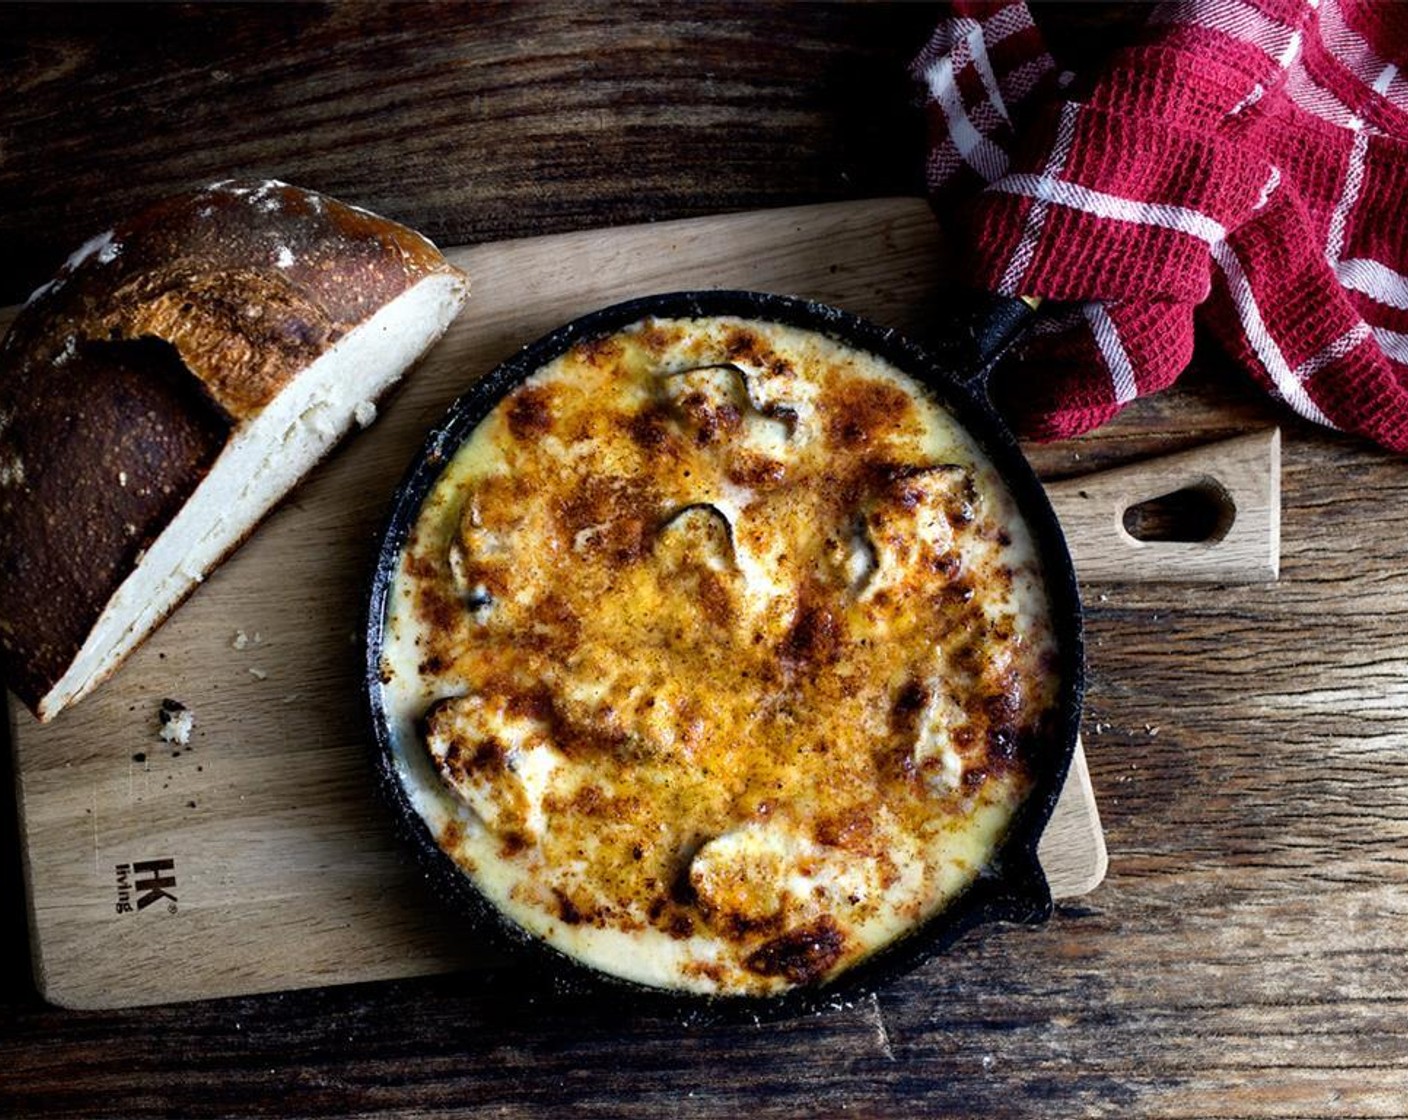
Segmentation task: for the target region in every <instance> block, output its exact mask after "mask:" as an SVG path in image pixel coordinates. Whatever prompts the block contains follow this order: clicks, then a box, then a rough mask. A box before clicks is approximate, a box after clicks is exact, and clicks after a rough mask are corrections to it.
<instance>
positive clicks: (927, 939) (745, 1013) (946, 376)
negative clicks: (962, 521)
mask: <svg viewBox="0 0 1408 1120" xmlns="http://www.w3.org/2000/svg"><path fill="white" fill-rule="evenodd" d="M647 316H654V317H656V318H697V317H714V316H738V317H741V318H745V319H756V320H765V321H774V322H780V323H784V324H788V325H791V326H795V327H801V328H805V329H808V330H812V331H816V332H818V333H821V334H824V335H829V336H831V337H832V338H835V339H837V340H839V341H841V342H844V343H846V344H849V345H850V346H853V347H855V348H857V349H860V350H862V351H867V352H870V353H873V354H876V355H879V356H880V357H881V358H884V359H885V360H887V361H889V362H890V363H891V364H893V365H894V366H896V367H898V368H899V369H901V370H903V371H905V372H906V373H908V374H909V375H910V376H912V377H914V378H915V379H916V380H917V381H919V382H920V384H922V385H924V386H925V387H926V388H927V389H928V390H929V391H930V392H931V393H932V394H933V396H934V397H935V398H936V399H937V400H938V401H939V402H940V403H941V404H942V405H943V406H945V407H946V408H947V409H948V410H949V411H950V412H951V413H952V414H953V415H954V417H955V418H956V419H957V420H958V422H959V423H960V424H961V425H963V427H965V428H966V429H967V430H968V432H969V433H970V434H971V435H972V436H973V437H974V438H975V439H976V440H977V442H978V443H979V445H980V446H981V447H982V449H983V450H984V451H985V452H986V453H987V455H988V456H989V457H990V459H991V460H992V462H993V464H994V465H995V466H996V468H997V470H998V471H999V472H1000V473H1001V475H1002V477H1003V479H1004V481H1005V482H1006V484H1007V486H1008V487H1009V488H1010V490H1011V493H1012V496H1013V498H1014V499H1015V501H1016V503H1017V506H1018V509H1019V511H1020V513H1021V515H1022V516H1023V517H1024V518H1026V521H1027V524H1028V525H1029V526H1030V528H1031V531H1032V534H1033V536H1034V539H1035V540H1036V542H1037V546H1038V549H1039V552H1040V555H1041V559H1042V563H1043V565H1044V567H1045V571H1046V581H1047V590H1048V593H1049V596H1050V600H1051V613H1052V622H1053V625H1054V627H1055V630H1056V634H1057V639H1058V643H1059V662H1060V664H1059V669H1058V671H1059V673H1060V676H1061V688H1060V694H1059V697H1058V700H1057V710H1056V712H1055V719H1054V722H1053V724H1052V728H1053V730H1052V734H1051V741H1050V742H1048V743H1046V744H1043V745H1042V747H1041V748H1040V753H1039V754H1038V755H1037V757H1034V758H1033V759H1032V766H1033V770H1034V778H1035V785H1034V787H1033V789H1032V792H1031V793H1030V795H1029V796H1028V798H1027V800H1026V801H1025V803H1024V804H1023V806H1022V807H1021V808H1020V809H1019V811H1018V813H1017V816H1016V817H1015V819H1014V821H1013V823H1012V827H1011V829H1010V831H1009V833H1008V836H1007V838H1006V840H1005V841H1004V843H1003V844H1002V846H1001V848H1000V849H999V850H998V852H997V853H996V854H995V856H994V858H993V860H992V861H991V863H990V864H989V866H988V868H987V869H986V870H985V871H984V872H983V873H982V874H981V875H980V876H979V877H978V879H977V880H976V881H975V882H974V883H973V884H972V885H971V886H970V887H969V889H968V890H967V891H965V892H964V893H963V894H962V895H961V896H959V897H958V898H957V899H955V900H954V901H953V902H951V903H950V904H949V906H948V907H947V908H946V909H944V910H942V911H940V912H939V913H938V914H936V915H935V916H934V917H933V918H931V919H930V920H929V921H928V922H927V923H925V924H924V925H923V926H921V927H919V928H918V929H917V930H916V931H914V932H912V933H910V934H908V935H907V936H904V937H902V938H901V939H899V940H898V941H896V942H895V943H893V944H891V945H889V946H888V947H886V948H885V949H883V950H881V951H880V952H878V953H876V954H875V955H873V956H872V957H870V958H868V959H867V960H865V961H862V962H861V963H859V964H857V965H855V966H853V967H851V968H850V969H847V970H846V971H845V972H843V973H841V975H840V976H839V977H837V979H836V980H835V981H834V982H832V983H830V984H825V985H822V986H819V987H807V988H800V989H794V990H792V991H789V992H786V993H783V994H781V995H775V996H766V997H758V996H701V995H699V994H694V993H679V992H672V991H663V990H660V989H654V988H648V987H645V986H642V985H639V984H636V983H634V982H631V981H626V980H621V979H618V978H615V977H612V976H609V975H606V974H604V973H600V972H597V971H596V970H595V969H592V968H589V967H587V966H585V965H583V964H580V963H579V962H577V961H576V960H574V959H573V958H571V957H569V956H567V955H566V954H565V953H563V952H561V951H559V950H557V949H554V948H552V947H551V946H550V945H548V944H547V943H546V942H544V941H541V940H539V939H538V938H535V937H533V936H531V935H530V934H528V933H526V932H525V931H523V930H521V929H520V928H519V927H518V926H517V925H516V924H514V923H512V922H511V921H510V920H509V919H507V918H506V917H504V915H503V914H502V913H501V912H500V911H499V910H498V909H497V908H496V907H495V906H494V905H493V904H492V903H490V902H489V901H488V900H487V899H486V898H485V897H484V896H483V895H481V894H480V893H479V891H478V889H477V888H476V887H475V886H474V885H473V883H472V881H471V880H470V879H469V877H468V876H467V875H465V874H464V873H463V872H462V871H460V869H459V868H458V866H457V865H456V864H455V863H454V861H453V860H451V859H450V858H449V857H448V856H446V855H445V854H444V852H442V851H441V849H440V848H439V846H438V845H437V844H436V842H435V838H434V837H433V836H432V835H431V832H430V830H429V828H428V827H427V826H426V825H425V824H424V822H423V821H422V820H421V818H420V816H419V814H418V813H417V812H416V811H415V809H414V808H413V806H412V804H411V801H410V798H409V796H408V794H407V792H406V789H405V787H404V786H403V785H402V782H401V780H400V778H399V777H398V775H397V766H396V759H395V748H394V744H393V742H392V735H391V731H390V727H389V725H388V722H387V717H386V713H385V711H384V709H383V707H382V702H381V695H382V694H381V680H380V661H381V655H382V648H383V642H384V638H385V625H386V612H387V604H388V597H389V592H390V589H391V584H392V580H393V579H394V577H395V574H396V570H397V567H398V562H399V560H400V556H401V551H402V548H403V547H404V545H405V543H406V540H407V537H408V535H409V532H410V529H411V527H412V525H413V524H414V522H415V519H416V516H417V514H418V513H419V511H420V507H421V504H422V502H423V501H424V499H425V497H426V495H427V494H428V493H429V491H430V489H431V487H432V486H433V485H434V483H435V481H436V479H437V478H438V477H439V475H440V473H441V471H442V470H443V469H444V467H445V465H446V463H447V462H448V460H449V459H450V458H451V457H452V456H453V455H454V453H455V451H456V450H457V449H458V448H459V446H460V445H461V444H462V443H463V442H464V441H465V440H466V439H468V438H469V435H470V433H471V432H473V430H474V428H475V426H476V425H477V424H478V423H479V422H480V421H481V420H482V419H484V417H485V416H487V415H488V414H489V412H490V411H491V410H492V409H493V408H494V406H495V405H496V404H498V402H499V400H500V399H501V398H502V397H504V396H505V395H506V394H507V393H509V392H510V391H512V390H513V389H514V388H516V387H517V386H518V385H519V384H520V383H521V382H522V381H523V380H524V379H525V378H527V377H528V376H529V375H530V374H532V373H533V372H534V371H535V370H537V369H538V368H539V367H541V366H543V365H545V364H546V363H547V362H550V361H552V360H553V359H554V358H556V357H558V356H559V355H561V354H563V353H564V352H566V351H567V350H568V349H570V348H571V347H572V346H574V345H575V344H576V343H578V342H580V341H582V340H584V339H589V338H593V337H598V336H601V335H608V334H612V333H614V332H615V331H617V330H619V329H621V328H623V327H626V326H629V325H630V324H632V323H635V322H638V321H639V320H641V319H643V318H646V317H647ZM1029 316H1030V311H1029V310H1028V309H1027V307H1026V306H1025V305H1024V304H1022V303H1021V302H1020V301H1017V300H999V301H993V300H990V299H988V300H985V301H983V302H981V303H979V304H974V305H973V306H970V307H965V308H963V309H961V310H960V311H959V312H958V313H957V314H956V316H955V321H954V323H953V325H952V329H951V330H950V331H948V332H947V333H946V335H945V337H944V338H943V340H942V341H941V342H940V343H939V345H938V346H937V347H931V348H930V349H929V350H927V351H926V350H921V349H920V348H919V347H917V346H915V345H914V344H913V343H911V342H909V341H907V340H906V339H905V338H903V337H902V336H901V335H900V334H898V333H897V332H896V331H893V330H889V329H886V328H883V327H879V326H876V325H875V324H873V323H869V322H867V321H865V320H863V319H860V318H858V317H856V316H854V315H851V314H849V313H848V312H845V311H840V310H838V309H836V308H834V307H828V306H825V305H823V304H819V303H812V302H808V301H805V300H800V299H794V298H790V297H784V296H776V295H766V294H762V293H757V292H740V291H708V292H679V293H673V294H668V295H657V296H646V297H644V298H642V299H636V300H631V301H629V302H627V303H621V304H617V305H615V306H613V307H608V308H606V309H604V310H601V311H597V312H594V313H592V314H590V315H586V316H584V317H582V318H580V319H577V320H575V321H573V322H571V323H568V324H567V325H566V326H563V327H560V328H558V329H557V330H555V331H553V332H552V333H551V334H549V335H547V336H545V337H543V338H541V339H539V340H538V341H537V342H534V343H533V344H531V345H530V346H528V347H526V348H524V349H523V350H522V351H520V352H519V353H518V354H516V355H515V356H514V357H512V358H510V359H509V360H508V361H506V362H504V363H503V364H502V365H501V366H499V367H498V368H497V369H495V370H494V371H493V372H492V373H490V374H489V375H488V376H487V377H485V378H484V379H483V380H482V381H479V382H478V383H476V384H475V385H474V386H473V387H472V388H470V390H469V391H468V392H467V393H465V394H464V396H462V397H460V398H459V400H457V401H456V402H455V403H454V404H453V405H452V406H451V407H450V410H449V412H448V413H447V414H446V416H445V417H444V419H443V420H442V421H441V423H440V424H439V425H438V426H437V427H436V428H434V429H433V430H432V431H431V432H430V435H429V437H428V438H427V440H426V442H425V445H424V446H423V447H422V448H421V450H420V452H419V453H418V454H417V455H416V457H415V459H414V461H413V462H412V464H411V467H410V469H409V471H408V472H407V474H406V476H405V478H404V479H403V480H402V481H401V484H400V486H399V487H398V488H397V490H396V493H395V497H394V499H393V502H392V508H391V514H390V518H389V520H388V522H387V525H386V528H385V530H384V532H383V535H382V538H381V542H380V547H379V549H378V553H377V559H376V568H375V571H374V573H373V576H372V583H371V595H370V599H369V602H368V608H367V618H366V663H365V674H364V701H365V705H366V710H367V713H368V715H369V716H370V721H371V732H372V737H373V739H374V741H375V744H376V767H377V772H378V781H379V785H380V786H381V788H382V792H383V794H384V795H385V797H386V798H387V800H388V801H389V802H390V805H391V806H392V809H393V812H394V813H395V816H396V818H397V822H398V827H399V829H400V831H401V832H402V833H403V834H404V835H405V836H406V838H407V839H408V841H409V842H410V843H411V845H412V846H413V847H414V849H415V850H416V851H417V853H418V854H419V856H420V857H421V862H422V865H423V868H424V871H425V873H426V875H427V877H428V878H429V879H430V881H431V884H432V886H433V887H434V889H435V890H436V891H437V893H439V894H441V895H443V896H444V897H445V898H447V899H448V900H449V901H450V902H451V903H452V904H454V905H455V906H456V907H458V908H459V909H460V910H462V911H463V912H465V913H466V914H467V915H468V916H469V917H470V918H471V919H472V920H473V922H474V936H476V937H477V938H479V939H481V940H482V941H484V942H485V944H486V945H489V946H492V947H494V948H498V949H500V950H503V949H508V950H509V951H510V953H511V955H513V956H515V957H518V958H519V959H523V957H524V955H525V954H526V956H527V959H528V960H529V961H536V963H537V964H538V965H539V966H541V967H542V968H543V970H544V973H545V974H546V975H547V976H550V977H552V978H553V980H554V981H555V983H556V985H557V986H558V987H559V988H560V989H561V990H563V991H565V992H583V991H586V992H589V993H595V994H600V995H604V996H607V997H608V998H610V999H611V1000H612V1002H613V1005H616V1006H621V1005H626V1006H629V1007H630V1008H632V1009H635V1008H639V1009H642V1010H646V1011H657V1012H660V1011H663V1012H665V1013H668V1014H671V1015H675V1016H681V1015H682V1016H683V1017H684V1018H686V1019H688V1020H689V1021H713V1020H717V1019H730V1020H732V1019H736V1018H747V1019H756V1018H764V1017H766V1018H775V1017H779V1016H786V1015H794V1014H801V1013H805V1012H812V1011H818V1010H822V1009H825V1008H828V1007H833V1006H839V1005H845V1004H848V1003H849V1002H851V1001H852V1000H854V999H856V998H857V997H859V996H864V995H866V994H868V993H869V992H871V991H873V990H874V989H875V988H876V987H877V986H879V985H881V984H883V983H885V982H886V981H888V980H889V979H891V978H893V977H896V976H898V975H900V974H902V973H905V972H908V971H909V970H910V969H912V968H914V967H916V966H917V965H918V964H919V963H921V962H922V961H924V960H927V959H928V958H929V957H931V956H933V955H934V954H935V953H937V952H940V951H941V950H943V949H945V948H946V947H948V946H949V945H951V944H952V943H953V942H954V941H956V940H957V939H958V938H959V937H961V936H962V935H963V934H964V933H965V932H967V931H968V930H970V929H972V928H973V927H975V926H978V925H982V924H984V923H987V922H993V921H1011V922H1021V923H1026V924H1038V923H1041V922H1044V921H1045V920H1046V919H1047V918H1048V917H1049V916H1050V914H1051V909H1052V904H1051V892H1050V890H1049V888H1048V887H1047V884H1046V878H1045V876H1044V875H1043V873H1042V870H1041V867H1040V865H1039V864H1038V862H1037V854H1036V851H1037V842H1038V840H1039V839H1040V838H1041V833H1042V830H1043V828H1045V826H1046V823H1047V821H1048V819H1049V818H1050V816H1051V812H1052V810H1053V808H1054V807H1055V805H1056V799H1057V797H1058V795H1059V794H1060V791H1061V786H1062V784H1063V783H1064V782H1065V779H1066V771H1067V768H1068V767H1069V765H1070V760H1071V755H1072V752H1073V751H1074V750H1075V743H1076V732H1077V730H1078V727H1079V720H1080V706H1081V697H1082V694H1083V690H1084V684H1085V666H1084V658H1083V649H1082V631H1081V608H1080V598H1079V593H1078V590H1077V585H1076V576H1075V570H1074V569H1073V568H1072V566H1071V559H1070V554H1069V553H1068V552H1067V549H1066V543H1065V539H1064V538H1063V536H1062V534H1061V529H1060V525H1059V524H1058V522H1057V520H1056V516H1055V514H1054V513H1052V510H1051V506H1050V504H1049V503H1048V502H1047V500H1046V495H1045V492H1044V491H1043V490H1042V488H1041V484H1040V483H1039V482H1038V481H1037V479H1036V476H1035V475H1034V474H1033V473H1032V470H1031V467H1030V466H1029V465H1028V463H1027V461H1026V459H1025V458H1024V457H1023V456H1022V453H1021V451H1020V450H1019V449H1018V446H1017V443H1016V441H1015V440H1014V439H1013V437H1012V434H1011V433H1010V431H1009V430H1008V428H1007V426H1006V424H1005V423H1004V422H1003V420H1002V418H1001V417H1000V416H999V415H998V413H997V412H996V410H995V409H994V408H993V406H992V404H991V402H990V401H989V399H988V395H987V379H988V374H989V372H990V371H991V369H992V367H993V365H995V364H996V361H997V359H998V358H999V357H1000V356H1001V355H1002V353H1003V352H1004V351H1005V350H1006V348H1007V346H1008V345H1009V344H1010V343H1011V342H1012V341H1013V339H1014V338H1015V337H1016V336H1017V335H1018V334H1019V333H1020V331H1021V329H1022V326H1023V324H1024V321H1025V320H1026V319H1027V318H1028V317H1029Z"/></svg>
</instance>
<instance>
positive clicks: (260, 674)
mask: <svg viewBox="0 0 1408 1120" xmlns="http://www.w3.org/2000/svg"><path fill="white" fill-rule="evenodd" d="M249 675H250V676H251V677H253V678H254V679H255V680H257V681H262V680H264V679H265V678H266V677H267V676H268V675H269V674H268V673H266V672H265V671H264V670H263V669H251V670H250V671H249Z"/></svg>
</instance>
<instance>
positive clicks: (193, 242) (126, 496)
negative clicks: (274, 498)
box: [0, 180, 460, 718]
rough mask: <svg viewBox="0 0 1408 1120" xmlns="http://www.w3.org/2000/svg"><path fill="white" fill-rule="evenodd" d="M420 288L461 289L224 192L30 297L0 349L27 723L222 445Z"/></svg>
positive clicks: (249, 190) (3, 616)
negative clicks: (317, 363) (354, 333)
mask: <svg viewBox="0 0 1408 1120" xmlns="http://www.w3.org/2000/svg"><path fill="white" fill-rule="evenodd" d="M434 273H450V274H454V275H460V274H459V273H458V270H457V269H454V268H453V266H451V265H450V264H449V263H448V262H446V261H445V259H444V257H443V256H442V255H441V254H440V252H439V251H438V250H437V249H436V248H435V246H434V245H432V244H431V243H430V242H429V241H427V240H426V239H425V238H423V237H421V236H420V235H419V234H417V233H415V232H413V231H412V230H409V229H407V228H405V227H404V226H400V225H398V224H396V223H394V222H390V221H387V220H385V219H383V218H379V217H377V216H376V215H373V214H370V213H368V212H366V211H363V210H360V209H357V208H355V207H351V206H347V205H345V204H343V203H340V202H337V201H335V200H333V199H330V198H327V197H325V196H322V195H318V194H315V193H312V192H309V191H304V190H301V189H299V188H296V187H292V186H289V185H287V184H284V183H278V182H275V181H259V180H228V181H225V182H222V183H217V184H213V185H211V186H209V187H206V188H204V189H203V190H199V191H194V192H189V193H186V194H182V195H178V196H175V197H172V198H168V199H165V200H163V201H161V202H158V203H156V204H155V205H153V206H151V207H150V208H148V209H147V210H145V211H143V212H142V213H140V214H138V215H137V216H136V217H134V218H132V219H130V220H128V221H126V222H123V223H121V224H119V225H118V226H116V227H115V228H114V229H113V230H111V231H109V232H108V233H106V234H103V235H100V236H99V237H96V238H94V239H93V240H91V241H90V242H88V243H87V244H86V245H85V246H84V247H83V248H82V249H80V250H79V251H78V252H77V253H75V254H74V255H73V257H71V258H70V259H69V261H68V262H66V264H65V265H64V267H63V268H62V269H61V270H60V272H59V274H58V275H57V276H56V277H55V279H54V280H52V281H51V282H50V283H48V284H46V285H45V286H44V287H43V288H41V289H39V291H38V292H36V293H35V294H34V295H33V296H32V297H31V298H30V302H29V303H28V304H27V305H26V306H25V308H24V309H23V310H22V311H21V312H20V314H19V315H18V316H17V318H16V319H15V321H14V323H13V325H12V327H11V329H10V331H9V333H8V335H7V336H6V338H5V341H4V343H3V345H0V524H3V525H4V527H5V529H4V532H3V533H0V672H3V675H4V678H5V681H6V683H8V684H9V686H10V687H11V688H12V689H13V690H14V691H15V693H16V694H17V695H18V696H19V697H20V698H21V699H22V700H23V701H24V702H25V703H26V704H27V705H28V706H29V707H30V708H31V710H34V711H36V713H37V714H41V713H40V709H41V703H42V701H43V699H44V697H45V695H46V694H47V693H48V692H49V690H50V689H51V688H52V687H53V686H54V684H55V683H56V682H57V681H58V680H59V679H60V678H61V677H62V675H63V673H64V672H65V671H66V670H67V668H68V666H69V664H70V663H71V661H72V660H73V658H74V656H75V655H76V654H77V653H78V651H79V650H80V649H81V648H82V645H83V643H84V641H85V640H86V638H87V636H88V634H89V632H90V630H91V629H92V627H93V625H94V623H96V622H97V620H98V618H99V616H100V615H101V613H102V611H103V608H104V606H105V605H106V603H107V602H108V600H109V599H110V598H111V596H112V595H113V593H114V592H115V591H116V590H117V588H118V587H119V586H120V585H121V584H122V582H123V580H125V579H126V578H127V577H128V576H129V575H130V574H131V572H132V571H133V570H134V569H135V568H136V566H137V565H138V564H139V563H140V560H141V557H142V554H143V552H144V550H145V549H146V547H147V546H148V545H149V544H150V543H151V542H152V541H154V540H155V539H156V538H157V537H158V536H159V535H160V533H161V531H162V530H163V529H164V528H165V526H166V525H167V524H168V523H169V522H170V521H171V519H172V517H174V516H175V514H176V513H177V512H178V511H179V510H180V508H181V506H182V504H183V503H184V502H185V500H186V499H187V498H188V497H189V496H190V494H191V493H192V491H194V490H195V488H196V486H197V485H199V483H200V481H201V479H202V478H204V476H205V474H206V472H207V470H208V469H209V467H210V465H211V463H212V462H214V460H215V459H216V458H217V457H218V455H219V454H220V451H221V450H222V449H223V448H224V446H225V445H226V443H227V442H228V441H229V439H230V438H231V436H232V435H233V434H234V433H236V432H237V431H238V430H239V429H240V427H241V426H242V425H244V424H246V423H248V422H249V421H250V420H252V419H253V418H254V417H255V416H257V415H258V413H259V412H260V411H261V410H262V409H263V408H264V406H265V405H266V404H268V402H269V401H270V400H272V399H273V398H274V397H275V395H276V394H277V393H278V392H279V391H280V390H281V389H282V388H283V387H284V386H286V385H287V384H289V382H291V381H292V380H293V379H294V378H295V377H296V376H297V375H298V374H299V373H300V372H301V371H302V370H304V369H305V368H307V367H308V365H310V364H311V363H312V362H313V361H314V360H315V359H317V358H318V357H320V356H321V355H322V354H324V353H325V352H326V351H327V350H328V349H329V348H330V347H331V346H332V345H333V344H334V343H335V342H337V341H338V339H340V338H342V337H343V336H344V335H345V334H347V333H348V332H349V331H351V330H352V329H354V328H355V327H357V326H358V325H360V324H361V323H363V322H365V321H366V320H367V319H369V318H370V317H371V316H372V315H373V314H375V313H376V312H377V311H378V310H380V309H381V308H382V307H384V306H385V305H386V304H387V303H389V302H390V301H391V300H393V299H395V298H396V297H397V296H399V295H401V294H402V293H404V292H406V291H407V290H409V289H410V288H411V287H412V286H414V285H415V284H416V283H418V282H420V281H421V280H423V279H425V278H426V277H428V276H430V275H432V274H434ZM250 528H252V526H251V527H250ZM52 714H53V713H52V712H50V711H47V710H46V711H44V712H42V715H43V716H44V717H45V718H47V717H48V716H50V715H52Z"/></svg>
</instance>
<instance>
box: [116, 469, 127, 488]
mask: <svg viewBox="0 0 1408 1120" xmlns="http://www.w3.org/2000/svg"><path fill="white" fill-rule="evenodd" d="M117 484H118V485H119V486H126V485H127V472H126V471H118V472H117Z"/></svg>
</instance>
